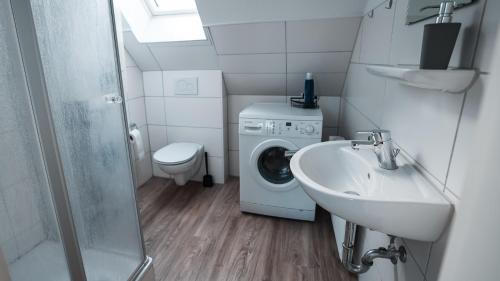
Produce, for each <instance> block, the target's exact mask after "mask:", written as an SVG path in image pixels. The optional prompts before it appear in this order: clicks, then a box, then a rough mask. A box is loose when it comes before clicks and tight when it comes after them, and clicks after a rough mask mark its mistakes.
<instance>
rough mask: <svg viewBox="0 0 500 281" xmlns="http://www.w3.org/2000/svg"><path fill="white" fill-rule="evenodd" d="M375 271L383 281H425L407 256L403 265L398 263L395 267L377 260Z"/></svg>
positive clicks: (387, 262)
mask: <svg viewBox="0 0 500 281" xmlns="http://www.w3.org/2000/svg"><path fill="white" fill-rule="evenodd" d="M398 246H399V245H398ZM375 269H376V270H377V271H378V272H379V275H380V276H382V280H383V281H425V277H424V274H423V273H422V272H421V271H420V269H419V267H418V265H417V263H416V262H415V260H414V259H413V257H412V256H408V258H407V260H406V262H405V263H402V262H398V264H397V265H396V266H394V265H393V264H392V263H391V262H390V261H389V260H379V261H377V262H376V265H375Z"/></svg>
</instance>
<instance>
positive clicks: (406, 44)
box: [340, 0, 500, 281]
mask: <svg viewBox="0 0 500 281" xmlns="http://www.w3.org/2000/svg"><path fill="white" fill-rule="evenodd" d="M490 2H492V1H488V4H489V3H490ZM407 4H408V0H397V1H395V7H394V8H393V9H392V10H387V9H385V7H384V5H383V6H381V7H379V8H377V9H375V11H374V16H373V18H369V17H367V16H365V17H364V19H363V22H362V24H361V28H360V32H359V34H358V38H357V42H356V44H355V47H354V51H353V56H352V59H351V64H350V67H349V72H348V75H347V79H346V83H345V86H344V90H343V95H342V98H341V101H340V103H341V120H340V126H341V134H342V135H344V136H346V137H349V138H352V137H355V132H356V131H357V130H366V129H370V128H377V127H381V128H384V129H389V130H391V131H392V134H393V138H394V140H395V141H396V142H397V144H398V145H400V146H401V147H402V149H404V150H405V151H406V152H408V153H409V154H410V155H411V157H413V158H414V159H415V160H416V161H417V162H418V163H420V164H421V165H422V166H423V167H424V169H425V170H427V171H428V172H429V173H430V174H431V175H432V176H433V177H434V178H435V179H436V180H437V181H439V182H441V185H442V188H443V191H444V192H445V193H446V194H447V195H449V196H452V197H453V198H455V197H454V196H460V194H461V191H462V190H463V189H464V188H468V187H464V186H463V185H462V183H463V178H462V176H463V174H465V171H466V169H467V162H468V161H467V154H468V153H469V151H470V150H471V148H470V143H471V141H472V139H473V138H475V137H476V136H475V134H474V127H475V120H476V117H477V114H478V112H479V111H480V108H479V106H478V104H479V101H480V100H481V93H482V90H483V87H484V84H485V83H486V81H487V80H488V75H487V74H483V75H481V77H480V79H479V80H478V81H477V82H476V83H475V85H474V87H473V88H472V89H471V90H470V91H468V92H467V93H466V94H464V93H462V94H446V93H442V92H438V91H428V90H418V89H415V88H411V87H407V86H403V85H400V84H399V83H397V82H394V81H390V80H385V79H383V78H378V77H375V76H372V75H370V74H368V73H367V72H366V65H368V64H386V65H398V64H410V65H415V66H417V65H418V63H419V60H420V44H421V38H422V30H423V25H424V24H425V23H429V22H431V21H432V20H429V21H426V22H424V23H418V24H415V25H411V26H407V25H405V24H404V18H405V16H406V7H407ZM484 4H485V1H479V3H476V4H475V5H472V6H469V7H467V8H464V9H461V10H459V11H457V15H456V16H455V17H454V20H455V21H458V22H462V31H461V34H460V37H459V39H458V41H459V42H457V46H456V49H455V52H454V55H453V57H452V63H451V65H452V66H465V67H467V66H468V67H470V66H472V65H473V62H472V58H473V57H474V47H473V46H475V42H476V38H477V36H478V34H479V33H478V26H479V23H480V22H481V15H482V11H483V8H484ZM489 7H492V9H493V10H492V11H487V12H486V13H485V18H484V20H483V26H482V31H481V36H484V35H486V34H490V32H491V31H492V30H494V29H496V28H497V25H496V24H497V23H498V19H497V18H495V19H493V16H491V15H493V14H495V15H497V14H498V13H499V12H500V5H496V3H495V4H491V6H490V5H489ZM495 7H496V8H495ZM486 36H488V35H486ZM491 41H492V40H491V38H490V37H486V38H484V37H483V38H481V37H479V42H480V43H479V46H478V54H479V55H478V60H476V63H475V64H474V65H478V66H480V67H484V71H488V64H487V63H485V60H484V59H483V58H482V57H481V56H482V54H483V53H484V54H486V53H488V52H490V53H491V49H492V46H491V44H492V42H491ZM486 56H487V55H486ZM481 70H483V69H481ZM456 200H459V199H456ZM378 236H380V234H376V233H372V232H369V233H368V234H367V236H366V239H365V244H368V245H370V243H371V244H372V245H371V246H375V247H378V246H380V245H378V244H380V241H378V242H377V237H378ZM446 240H447V238H446V235H444V236H443V237H442V238H441V239H440V240H439V241H437V242H435V243H433V244H431V243H422V242H418V241H410V240H406V241H404V243H405V244H406V246H407V250H408V251H409V253H410V257H409V260H408V262H407V263H405V264H398V265H397V266H396V267H395V266H393V265H391V264H389V263H387V262H384V261H382V262H376V268H377V274H375V273H373V272H369V274H366V275H365V274H364V275H360V278H359V280H382V281H386V280H399V281H402V280H419V281H422V280H426V281H435V280H437V273H438V272H439V266H440V262H441V258H442V255H443V252H444V247H445V245H446ZM374 241H375V242H374ZM383 244H385V243H383ZM383 244H382V245H383Z"/></svg>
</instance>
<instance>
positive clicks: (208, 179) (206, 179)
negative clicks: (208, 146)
mask: <svg viewBox="0 0 500 281" xmlns="http://www.w3.org/2000/svg"><path fill="white" fill-rule="evenodd" d="M203 186H204V187H212V186H214V179H213V178H212V175H209V174H208V152H205V175H204V176H203Z"/></svg>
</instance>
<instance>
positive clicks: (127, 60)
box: [124, 50, 139, 68]
mask: <svg viewBox="0 0 500 281" xmlns="http://www.w3.org/2000/svg"><path fill="white" fill-rule="evenodd" d="M124 53H125V65H124V67H125V68H127V67H139V66H138V65H137V63H135V60H134V58H133V57H132V56H131V55H130V53H129V52H127V51H126V50H125V52H124Z"/></svg>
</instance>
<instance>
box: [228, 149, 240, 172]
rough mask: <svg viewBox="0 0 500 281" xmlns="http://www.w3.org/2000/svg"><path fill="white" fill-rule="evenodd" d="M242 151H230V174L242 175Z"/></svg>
mask: <svg viewBox="0 0 500 281" xmlns="http://www.w3.org/2000/svg"><path fill="white" fill-rule="evenodd" d="M239 153H240V152H239V151H237V150H230V151H229V175H231V176H235V177H239V176H240V154H239Z"/></svg>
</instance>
